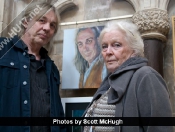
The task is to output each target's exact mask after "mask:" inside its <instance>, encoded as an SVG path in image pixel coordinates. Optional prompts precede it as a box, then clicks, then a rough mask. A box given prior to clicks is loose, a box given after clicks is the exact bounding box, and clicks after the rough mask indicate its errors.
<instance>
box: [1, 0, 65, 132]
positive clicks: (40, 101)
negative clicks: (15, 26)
mask: <svg viewBox="0 0 175 132" xmlns="http://www.w3.org/2000/svg"><path fill="white" fill-rule="evenodd" d="M59 22H60V20H59V15H58V14H57V12H56V9H55V8H54V7H53V6H52V5H50V4H48V3H43V2H42V3H41V2H40V3H33V4H31V5H29V6H28V7H27V9H26V10H25V12H24V16H23V19H22V22H21V32H20V34H19V36H20V37H18V36H14V37H13V38H12V39H10V42H9V43H8V44H7V45H4V48H3V49H2V50H1V51H0V58H1V59H0V75H1V76H0V117H64V112H63V107H62V104H61V99H60V96H59V84H60V76H59V71H58V69H57V67H56V66H55V64H54V63H53V61H52V60H51V59H50V58H49V56H48V55H47V51H46V49H45V48H43V47H51V46H52V45H51V43H50V42H51V41H52V39H53V37H54V35H55V34H56V32H57V29H58V25H59ZM5 39H7V38H0V42H1V43H2V42H3V41H5ZM0 131H3V132H10V131H13V132H24V131H25V132H29V131H30V132H64V131H65V128H63V127H60V126H31V127H30V126H18V127H14V126H10V127H8V126H7V127H0Z"/></svg>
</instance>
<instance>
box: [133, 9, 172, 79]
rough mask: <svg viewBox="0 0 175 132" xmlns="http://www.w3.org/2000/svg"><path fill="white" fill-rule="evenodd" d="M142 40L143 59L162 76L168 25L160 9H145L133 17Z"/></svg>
mask: <svg viewBox="0 0 175 132" xmlns="http://www.w3.org/2000/svg"><path fill="white" fill-rule="evenodd" d="M133 21H134V23H135V24H137V25H138V28H139V30H140V33H141V36H142V38H143V39H144V44H145V47H144V50H145V57H146V58H147V59H148V65H149V66H151V67H153V68H154V69H155V70H157V71H158V72H159V73H160V74H161V75H162V76H163V47H164V46H166V45H165V42H166V40H167V34H168V32H169V28H170V24H169V17H168V14H167V11H165V10H161V9H146V10H142V11H138V12H136V13H135V14H134V16H133Z"/></svg>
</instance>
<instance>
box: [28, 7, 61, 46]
mask: <svg viewBox="0 0 175 132" xmlns="http://www.w3.org/2000/svg"><path fill="white" fill-rule="evenodd" d="M57 23H58V22H57V17H56V15H55V13H54V11H53V10H50V11H48V12H47V13H46V14H44V16H42V17H41V18H40V19H39V20H35V18H33V19H32V20H30V21H28V22H27V24H26V33H25V34H27V36H28V40H27V41H28V43H35V44H39V45H40V46H44V45H46V44H48V42H49V41H50V40H51V39H52V38H53V36H54V34H55V31H56V27H57Z"/></svg>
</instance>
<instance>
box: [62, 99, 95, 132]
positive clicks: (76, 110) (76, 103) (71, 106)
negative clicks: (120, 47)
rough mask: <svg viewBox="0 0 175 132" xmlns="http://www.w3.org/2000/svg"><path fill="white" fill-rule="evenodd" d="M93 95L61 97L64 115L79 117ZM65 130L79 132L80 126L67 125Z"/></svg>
mask: <svg viewBox="0 0 175 132" xmlns="http://www.w3.org/2000/svg"><path fill="white" fill-rule="evenodd" d="M92 99H93V97H68V98H61V101H62V105H63V110H64V112H65V116H66V117H81V116H82V114H83V113H84V111H85V109H86V108H87V106H88V105H89V103H90V102H91V101H92ZM67 132H81V126H68V127H67Z"/></svg>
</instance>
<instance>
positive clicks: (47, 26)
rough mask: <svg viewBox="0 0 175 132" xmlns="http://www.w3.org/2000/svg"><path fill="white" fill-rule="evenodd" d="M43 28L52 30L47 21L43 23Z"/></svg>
mask: <svg viewBox="0 0 175 132" xmlns="http://www.w3.org/2000/svg"><path fill="white" fill-rule="evenodd" d="M43 29H44V30H46V31H48V30H50V23H45V24H44V25H43Z"/></svg>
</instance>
